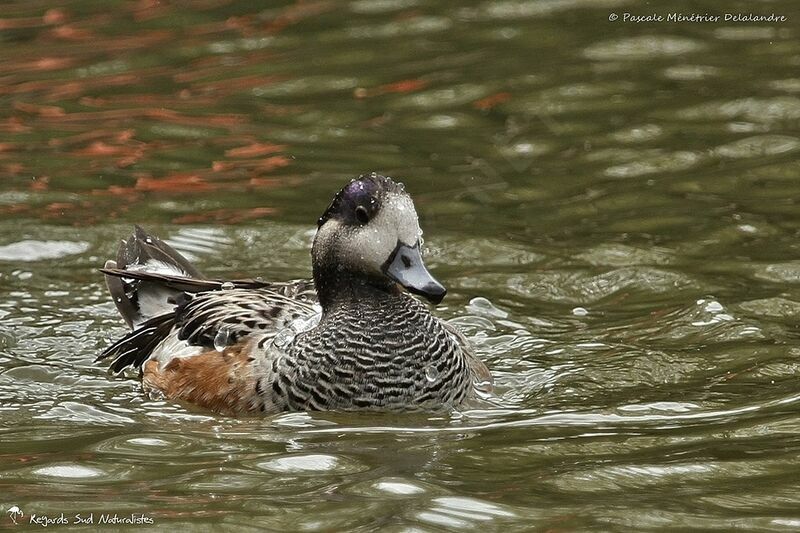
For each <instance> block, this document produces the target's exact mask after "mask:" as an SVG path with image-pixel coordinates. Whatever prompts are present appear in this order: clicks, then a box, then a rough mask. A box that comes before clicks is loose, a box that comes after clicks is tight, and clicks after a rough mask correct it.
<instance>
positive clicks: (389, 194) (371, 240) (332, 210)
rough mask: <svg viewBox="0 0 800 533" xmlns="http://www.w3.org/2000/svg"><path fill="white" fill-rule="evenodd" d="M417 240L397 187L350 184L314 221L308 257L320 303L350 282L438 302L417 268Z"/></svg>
mask: <svg viewBox="0 0 800 533" xmlns="http://www.w3.org/2000/svg"><path fill="white" fill-rule="evenodd" d="M421 237H422V230H421V229H420V227H419V221H418V220H417V211H416V210H415V209H414V202H412V201H411V197H410V196H409V195H408V193H407V192H405V190H404V188H403V185H402V184H398V183H395V182H394V181H392V180H391V179H390V178H387V177H384V176H380V175H378V174H375V173H372V174H370V175H367V176H361V177H359V178H357V179H354V180H352V181H351V182H350V183H348V184H347V185H346V186H345V187H344V188H343V189H342V190H340V191H339V192H338V193H336V196H335V197H334V198H333V202H331V205H330V206H328V209H327V210H326V211H325V213H323V215H322V216H321V217H320V218H319V222H318V229H317V234H316V236H315V237H314V246H313V247H312V249H311V254H312V258H313V264H314V281H315V283H316V284H317V291H318V292H319V293H320V298H321V299H324V298H325V296H326V295H325V294H323V293H327V292H329V291H330V290H332V289H333V288H334V287H335V286H336V285H337V283H345V282H351V281H354V280H355V281H357V282H364V283H367V284H370V285H372V286H374V287H377V288H381V289H386V290H395V289H396V287H397V284H399V285H401V286H403V287H404V288H405V289H407V290H408V291H410V292H412V293H414V294H418V295H420V296H423V297H425V298H427V299H428V300H430V301H431V302H433V303H439V302H441V301H442V298H444V295H445V294H446V293H447V290H446V289H445V288H444V286H443V285H442V284H441V283H439V282H438V281H436V279H435V278H434V277H433V276H431V274H430V272H428V269H427V268H425V264H424V263H423V262H422V254H421V246H422V238H421ZM337 277H338V280H337V279H336V278H337Z"/></svg>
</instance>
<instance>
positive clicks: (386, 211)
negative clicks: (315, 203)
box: [314, 192, 422, 273]
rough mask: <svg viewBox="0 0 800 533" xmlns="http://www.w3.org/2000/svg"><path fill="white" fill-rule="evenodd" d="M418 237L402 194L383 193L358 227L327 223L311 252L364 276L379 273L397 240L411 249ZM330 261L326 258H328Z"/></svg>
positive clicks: (410, 208)
mask: <svg viewBox="0 0 800 533" xmlns="http://www.w3.org/2000/svg"><path fill="white" fill-rule="evenodd" d="M421 235H422V230H421V229H420V227H419V221H418V220H417V211H416V209H414V203H413V202H412V200H411V197H410V196H408V194H405V193H398V192H391V193H387V194H386V196H384V198H383V199H382V202H381V206H380V208H379V209H378V211H377V213H376V215H375V216H374V217H373V218H372V220H370V221H369V222H367V223H366V224H364V225H362V226H343V225H342V223H341V222H339V221H338V220H328V221H327V222H326V223H325V224H323V226H322V227H321V228H320V229H319V231H318V232H317V236H316V238H315V242H314V248H315V249H316V250H318V252H315V255H316V254H317V253H319V254H320V256H321V255H327V254H325V252H328V253H331V252H332V253H333V254H334V256H333V258H334V259H335V260H336V261H338V262H340V263H342V264H347V265H348V266H349V267H350V268H353V269H356V270H361V271H363V272H367V273H379V272H381V267H382V266H383V264H384V263H385V262H386V261H387V260H388V259H389V257H390V256H391V255H392V252H394V249H395V248H396V247H397V243H398V241H399V242H400V243H402V244H405V245H407V246H409V247H413V246H414V245H415V244H416V243H417V241H418V240H419V239H420V236H421ZM329 258H330V256H329Z"/></svg>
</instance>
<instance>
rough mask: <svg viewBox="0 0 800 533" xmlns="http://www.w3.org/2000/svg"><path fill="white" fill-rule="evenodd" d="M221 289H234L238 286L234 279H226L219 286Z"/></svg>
mask: <svg viewBox="0 0 800 533" xmlns="http://www.w3.org/2000/svg"><path fill="white" fill-rule="evenodd" d="M219 288H220V289H222V290H223V291H232V290H233V289H235V288H236V285H235V284H234V283H233V282H232V281H226V282H225V283H223V284H222V285H220V286H219Z"/></svg>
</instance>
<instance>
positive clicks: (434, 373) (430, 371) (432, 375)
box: [425, 365, 439, 383]
mask: <svg viewBox="0 0 800 533" xmlns="http://www.w3.org/2000/svg"><path fill="white" fill-rule="evenodd" d="M438 377H439V370H437V369H436V367H435V366H433V365H428V366H426V367H425V379H427V380H428V383H433V382H434V381H436V378H438Z"/></svg>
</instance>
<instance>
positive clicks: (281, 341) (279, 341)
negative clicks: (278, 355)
mask: <svg viewBox="0 0 800 533" xmlns="http://www.w3.org/2000/svg"><path fill="white" fill-rule="evenodd" d="M294 337H295V332H294V330H293V329H292V328H283V329H282V330H280V331H279V332H278V333H277V334H276V335H275V338H274V339H273V341H272V343H273V344H274V345H275V346H277V347H278V348H285V347H286V346H287V345H288V344H289V343H290V342H292V340H293V339H294Z"/></svg>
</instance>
